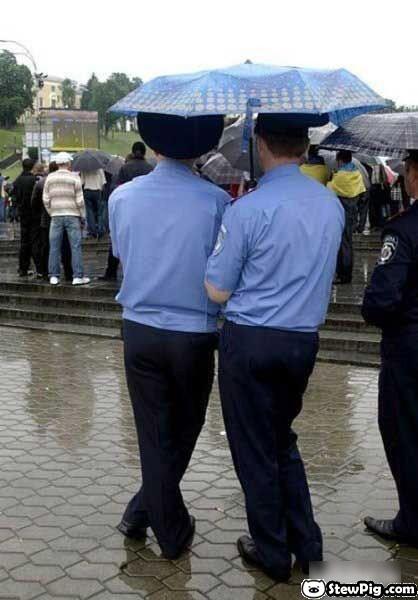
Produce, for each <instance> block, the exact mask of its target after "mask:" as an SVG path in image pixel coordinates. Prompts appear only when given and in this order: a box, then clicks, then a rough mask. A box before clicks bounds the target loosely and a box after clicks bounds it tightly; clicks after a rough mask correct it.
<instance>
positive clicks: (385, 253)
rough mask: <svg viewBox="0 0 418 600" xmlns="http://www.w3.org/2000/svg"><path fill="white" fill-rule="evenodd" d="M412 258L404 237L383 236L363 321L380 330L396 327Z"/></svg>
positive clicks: (363, 309)
mask: <svg viewBox="0 0 418 600" xmlns="http://www.w3.org/2000/svg"><path fill="white" fill-rule="evenodd" d="M413 257H414V248H413V246H412V244H411V242H410V241H409V239H408V238H407V236H405V235H403V234H401V233H399V232H398V231H393V232H387V233H385V235H384V237H383V246H382V251H381V255H380V258H379V261H378V263H377V265H376V268H375V270H374V272H373V275H372V278H371V281H370V285H369V286H368V287H367V288H366V292H365V295H364V300H363V307H362V315H363V318H364V320H365V321H367V322H368V323H371V324H372V325H375V326H376V327H380V328H383V327H388V326H393V325H396V324H397V323H398V321H399V316H400V314H401V308H402V300H403V295H404V288H405V284H406V282H407V278H408V272H409V269H410V266H411V263H412V261H413Z"/></svg>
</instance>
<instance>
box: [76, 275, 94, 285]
mask: <svg viewBox="0 0 418 600" xmlns="http://www.w3.org/2000/svg"><path fill="white" fill-rule="evenodd" d="M86 283H90V277H74V279H73V285H86Z"/></svg>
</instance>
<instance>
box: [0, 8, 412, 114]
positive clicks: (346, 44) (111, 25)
mask: <svg viewBox="0 0 418 600" xmlns="http://www.w3.org/2000/svg"><path fill="white" fill-rule="evenodd" d="M1 12H2V14H1V21H0V23H1V25H0V38H8V39H9V38H10V39H16V40H19V41H21V42H22V43H24V44H25V45H27V46H28V47H29V49H30V50H31V51H32V53H33V55H34V56H35V59H36V61H37V62H38V66H39V69H40V70H42V71H44V72H46V73H48V74H50V75H58V76H62V77H66V76H68V77H71V78H73V79H76V80H78V81H79V82H81V83H84V82H85V81H86V80H87V79H88V77H89V76H90V74H91V73H92V71H94V72H95V73H96V74H97V75H98V76H99V77H100V78H105V77H107V75H109V74H110V73H111V72H113V71H124V72H126V73H128V74H129V75H130V76H134V75H137V76H140V77H142V78H143V79H144V80H148V79H150V78H152V77H155V76H157V75H164V74H169V73H181V72H187V71H195V70H199V69H205V68H212V67H222V66H229V65H232V64H236V63H239V62H243V61H244V60H246V59H247V58H250V59H251V60H252V61H253V62H265V63H270V64H277V65H297V66H306V67H318V68H336V67H345V68H347V69H349V70H350V71H352V72H353V73H355V74H356V75H358V76H359V77H360V78H361V79H363V80H364V81H366V82H367V83H368V84H369V85H370V86H371V87H372V88H373V89H374V90H375V91H376V92H378V93H380V94H382V95H383V96H385V97H387V98H392V99H393V100H395V101H396V102H397V103H398V104H418V77H417V69H416V65H415V60H416V59H414V58H413V57H414V56H416V54H417V24H418V0H397V1H396V2H394V1H393V0H390V1H389V0H350V1H348V2H339V1H337V0H333V1H332V0H272V1H266V0H258V1H257V2H254V1H252V2H248V1H247V0H240V1H238V0H207V1H206V2H198V1H196V0H194V1H193V0H168V1H167V0H160V1H156V0H154V1H150V0H145V1H142V2H141V1H138V0H125V1H120V2H115V1H114V0H113V1H112V0H110V1H109V2H105V1H103V0H101V1H100V2H99V1H98V0H71V2H67V3H65V2H57V1H54V2H43V3H41V4H38V5H37V4H36V3H33V2H28V0H20V1H14V2H13V1H7V2H4V5H2V11H1ZM1 47H2V46H1Z"/></svg>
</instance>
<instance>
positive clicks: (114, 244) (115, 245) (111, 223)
mask: <svg viewBox="0 0 418 600" xmlns="http://www.w3.org/2000/svg"><path fill="white" fill-rule="evenodd" d="M115 204H116V196H115V192H113V193H112V194H111V195H110V197H109V204H108V206H109V230H110V239H111V241H112V254H113V256H114V257H115V258H119V247H118V240H117V235H116V215H115Z"/></svg>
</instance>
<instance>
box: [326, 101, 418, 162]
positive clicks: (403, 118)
mask: <svg viewBox="0 0 418 600" xmlns="http://www.w3.org/2000/svg"><path fill="white" fill-rule="evenodd" d="M321 145H322V146H323V147H324V148H329V149H331V150H334V149H335V150H337V149H338V150H351V151H353V152H361V153H363V154H367V155H371V156H390V157H392V158H403V157H404V156H405V153H406V151H407V150H416V149H418V112H415V113H382V114H367V115H361V116H359V117H355V118H354V119H351V120H350V121H348V122H347V123H344V125H343V126H342V127H339V128H338V129H337V131H335V132H334V133H332V134H331V135H330V136H328V137H327V138H326V139H325V140H323V142H322V144H321Z"/></svg>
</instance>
